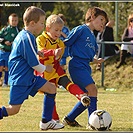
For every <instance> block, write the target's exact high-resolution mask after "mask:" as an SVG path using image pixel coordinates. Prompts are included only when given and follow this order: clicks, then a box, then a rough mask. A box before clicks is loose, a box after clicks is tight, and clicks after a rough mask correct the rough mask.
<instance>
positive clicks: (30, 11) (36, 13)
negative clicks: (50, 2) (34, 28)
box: [23, 6, 45, 26]
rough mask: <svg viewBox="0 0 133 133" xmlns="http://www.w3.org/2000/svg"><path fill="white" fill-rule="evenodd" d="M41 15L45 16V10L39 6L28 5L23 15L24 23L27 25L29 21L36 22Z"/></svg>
mask: <svg viewBox="0 0 133 133" xmlns="http://www.w3.org/2000/svg"><path fill="white" fill-rule="evenodd" d="M41 16H45V11H43V10H42V9H41V8H38V7H35V6H30V7H28V8H27V9H26V11H25V12H24V15H23V22H24V25H25V26H28V25H29V23H30V22H31V21H34V22H35V23H37V22H38V21H39V19H40V17H41Z"/></svg>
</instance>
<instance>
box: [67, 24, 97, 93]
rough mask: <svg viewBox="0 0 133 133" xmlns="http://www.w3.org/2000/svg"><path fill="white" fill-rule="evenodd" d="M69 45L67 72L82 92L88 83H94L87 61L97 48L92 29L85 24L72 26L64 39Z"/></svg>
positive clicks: (92, 56) (88, 61) (90, 59)
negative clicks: (69, 57) (69, 58)
mask: <svg viewBox="0 0 133 133" xmlns="http://www.w3.org/2000/svg"><path fill="white" fill-rule="evenodd" d="M64 43H65V45H66V46H68V47H69V50H70V51H69V52H70V56H71V57H72V58H71V60H70V61H69V73H70V76H71V79H72V81H73V82H74V83H75V84H77V85H78V86H79V87H80V88H81V89H82V90H83V91H84V92H87V90H86V89H85V87H86V86H88V85H89V84H92V83H94V81H93V79H92V77H91V67H90V65H89V63H90V62H91V61H93V58H94V56H95V54H96V52H97V50H98V45H97V43H96V39H95V36H94V34H93V33H92V31H91V30H90V29H89V27H88V26H87V25H85V24H83V25H80V26H77V27H75V28H73V29H72V30H71V32H70V34H69V35H68V37H67V38H66V39H65V40H64Z"/></svg>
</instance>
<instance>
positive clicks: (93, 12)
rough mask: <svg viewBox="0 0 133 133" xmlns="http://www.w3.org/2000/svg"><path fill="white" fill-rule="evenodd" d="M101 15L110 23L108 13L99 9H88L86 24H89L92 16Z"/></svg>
mask: <svg viewBox="0 0 133 133" xmlns="http://www.w3.org/2000/svg"><path fill="white" fill-rule="evenodd" d="M99 15H102V16H103V17H104V18H105V20H106V23H107V22H108V16H107V14H106V12H105V11H104V10H102V9H101V8H99V7H91V8H89V9H88V11H87V12H86V15H85V22H86V23H88V22H90V21H91V17H92V16H95V17H98V16H99Z"/></svg>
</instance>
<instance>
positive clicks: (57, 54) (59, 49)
mask: <svg viewBox="0 0 133 133" xmlns="http://www.w3.org/2000/svg"><path fill="white" fill-rule="evenodd" d="M61 53H62V48H58V49H56V50H55V59H56V60H58V59H59V57H60V55H61Z"/></svg>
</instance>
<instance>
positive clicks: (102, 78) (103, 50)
mask: <svg viewBox="0 0 133 133" xmlns="http://www.w3.org/2000/svg"><path fill="white" fill-rule="evenodd" d="M97 43H98V44H101V45H102V58H103V59H104V55H105V45H106V44H112V45H114V44H125V45H133V43H132V42H111V41H103V42H97ZM132 58H133V56H132ZM104 79H105V77H104V62H103V63H102V70H101V86H102V87H104Z"/></svg>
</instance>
